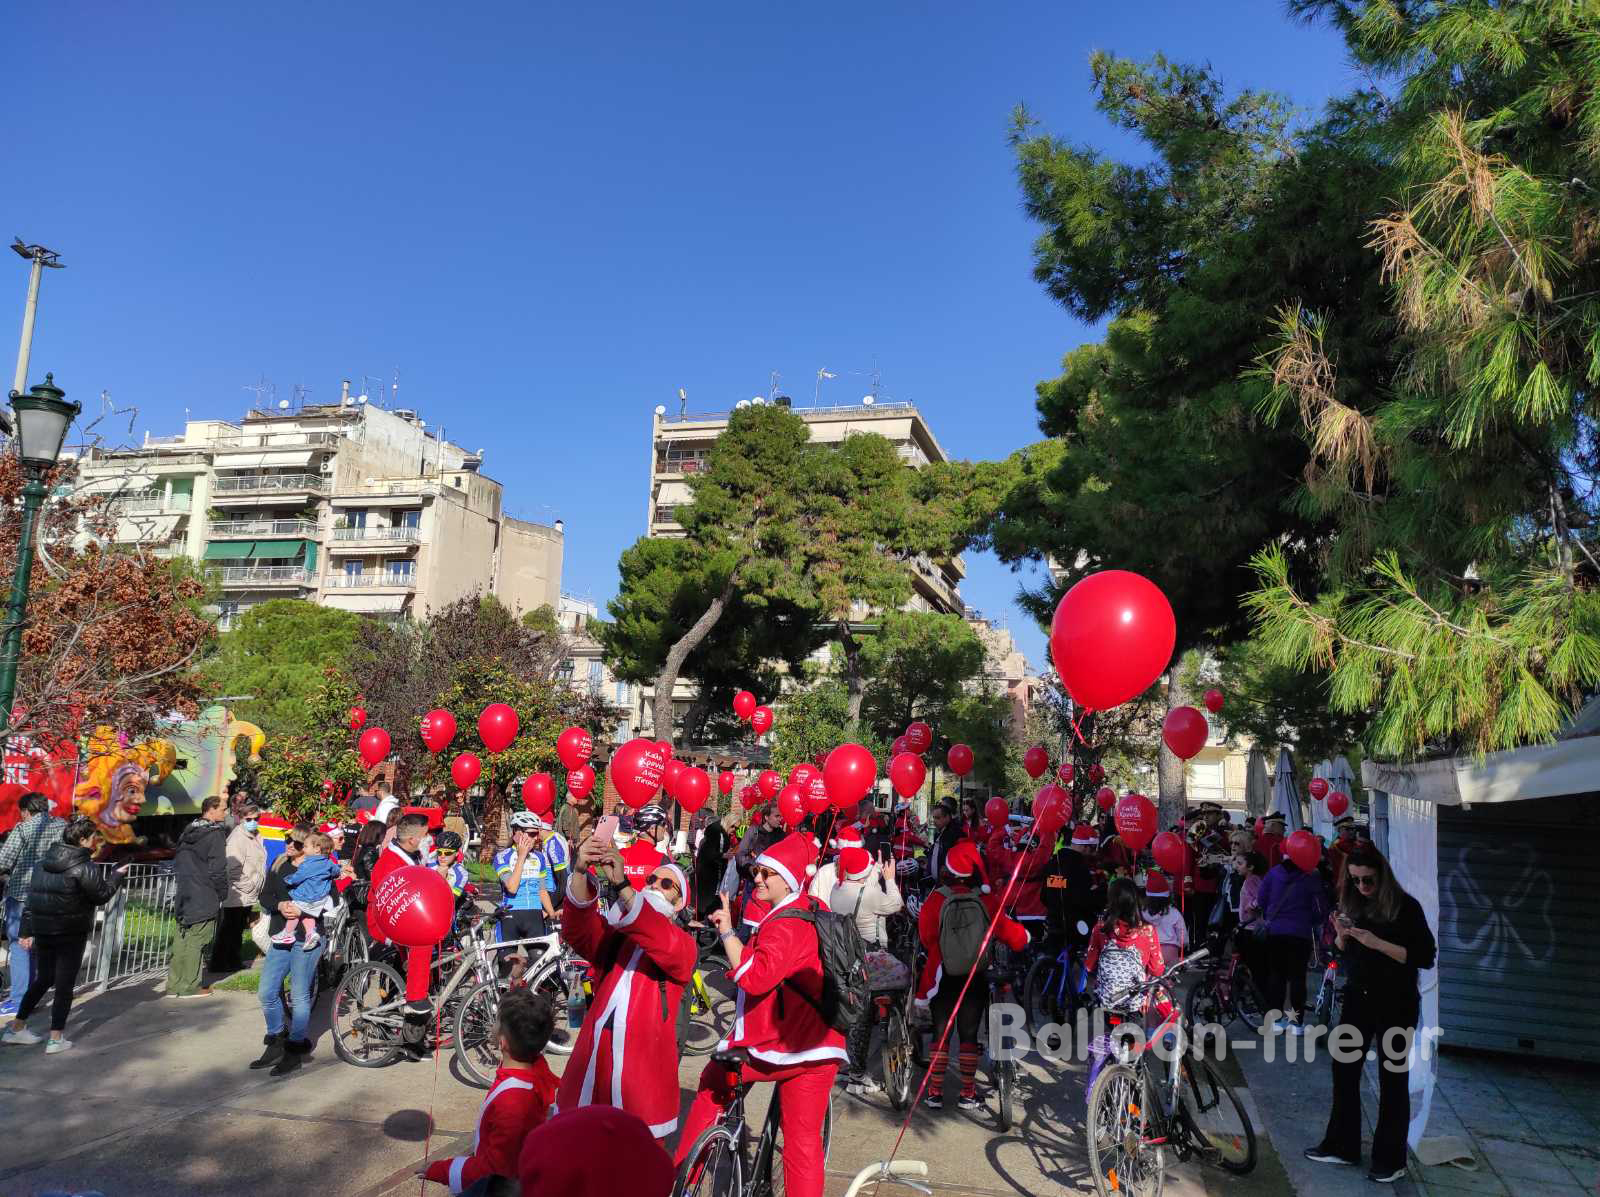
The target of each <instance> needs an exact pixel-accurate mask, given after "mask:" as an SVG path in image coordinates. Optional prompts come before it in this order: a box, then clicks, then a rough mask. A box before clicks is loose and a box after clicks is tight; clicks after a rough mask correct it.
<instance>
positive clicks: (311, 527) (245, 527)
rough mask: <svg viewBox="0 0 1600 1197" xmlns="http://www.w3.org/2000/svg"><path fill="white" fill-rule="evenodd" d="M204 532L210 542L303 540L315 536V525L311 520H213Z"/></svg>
mask: <svg viewBox="0 0 1600 1197" xmlns="http://www.w3.org/2000/svg"><path fill="white" fill-rule="evenodd" d="M206 531H207V535H208V536H209V538H210V539H212V540H229V539H232V538H234V537H246V536H291V537H295V538H297V539H304V538H306V537H311V536H315V535H316V534H317V525H316V523H315V522H314V521H312V520H215V521H213V522H212V523H211V525H210V526H209V527H208V528H207V530H206Z"/></svg>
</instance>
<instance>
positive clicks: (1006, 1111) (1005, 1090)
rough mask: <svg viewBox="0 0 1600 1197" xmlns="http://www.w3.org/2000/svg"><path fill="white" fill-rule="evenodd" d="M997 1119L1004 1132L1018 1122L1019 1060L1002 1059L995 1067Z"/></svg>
mask: <svg viewBox="0 0 1600 1197" xmlns="http://www.w3.org/2000/svg"><path fill="white" fill-rule="evenodd" d="M994 1095H995V1104H996V1107H997V1113H996V1119H997V1121H998V1122H999V1124H1000V1130H1001V1132H1002V1133H1004V1132H1005V1131H1008V1130H1010V1129H1011V1128H1012V1127H1013V1126H1015V1125H1016V1124H1017V1062H1016V1061H1015V1060H1001V1061H1000V1062H999V1063H998V1064H996V1065H995V1069H994Z"/></svg>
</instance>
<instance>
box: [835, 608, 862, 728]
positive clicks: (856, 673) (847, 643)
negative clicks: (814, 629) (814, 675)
mask: <svg viewBox="0 0 1600 1197" xmlns="http://www.w3.org/2000/svg"><path fill="white" fill-rule="evenodd" d="M839 647H840V648H842V649H843V650H844V681H845V687H846V693H847V694H848V695H849V700H848V702H847V703H846V706H845V715H846V717H847V718H848V719H849V721H850V726H851V727H852V728H853V727H855V726H856V725H857V724H858V723H860V722H861V641H859V640H857V639H856V638H855V636H854V634H852V633H851V631H850V625H849V624H848V623H846V622H845V621H844V620H840V621H839Z"/></svg>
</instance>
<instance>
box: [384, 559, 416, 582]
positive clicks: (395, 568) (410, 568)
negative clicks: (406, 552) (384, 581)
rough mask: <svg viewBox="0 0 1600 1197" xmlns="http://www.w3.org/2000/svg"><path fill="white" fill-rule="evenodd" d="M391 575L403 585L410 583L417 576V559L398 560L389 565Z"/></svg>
mask: <svg viewBox="0 0 1600 1197" xmlns="http://www.w3.org/2000/svg"><path fill="white" fill-rule="evenodd" d="M389 576H390V577H391V578H393V579H394V580H395V581H396V582H398V583H400V584H401V585H407V586H408V585H410V584H411V582H412V581H413V580H414V579H415V578H416V576H417V563H416V562H415V561H396V562H394V563H393V564H391V565H390V566H389Z"/></svg>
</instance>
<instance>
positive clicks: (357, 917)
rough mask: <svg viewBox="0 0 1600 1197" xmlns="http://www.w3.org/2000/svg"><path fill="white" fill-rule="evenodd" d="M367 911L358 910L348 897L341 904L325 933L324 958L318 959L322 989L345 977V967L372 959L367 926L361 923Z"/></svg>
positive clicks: (328, 987)
mask: <svg viewBox="0 0 1600 1197" xmlns="http://www.w3.org/2000/svg"><path fill="white" fill-rule="evenodd" d="M363 913H364V912H359V911H357V910H355V909H354V908H353V907H352V906H351V905H350V902H349V900H348V899H346V900H345V901H343V902H340V903H339V908H338V910H336V911H335V912H334V916H333V921H332V923H331V924H330V925H329V927H328V930H327V931H326V933H325V938H326V939H327V941H328V943H327V947H325V948H323V950H322V959H321V960H319V961H317V973H318V974H319V975H318V981H319V983H320V985H321V987H322V988H323V989H331V988H333V986H335V985H337V984H338V983H339V978H341V977H342V976H344V972H345V969H347V968H349V967H350V966H351V965H353V964H363V963H365V962H366V961H367V960H369V959H370V958H371V950H370V946H369V943H368V940H367V934H366V929H365V928H364V927H363V926H362V923H363V922H365V921H366V920H365V918H364V917H362V915H363Z"/></svg>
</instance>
